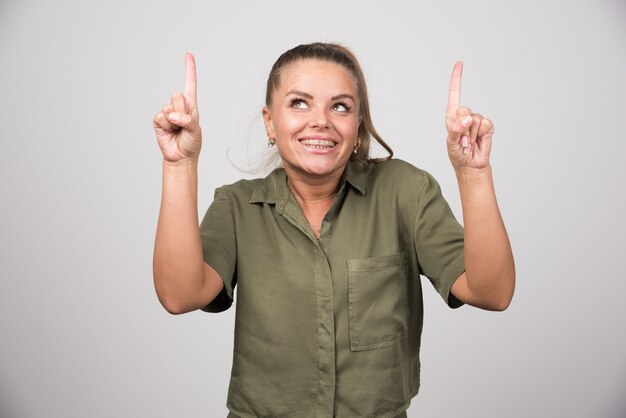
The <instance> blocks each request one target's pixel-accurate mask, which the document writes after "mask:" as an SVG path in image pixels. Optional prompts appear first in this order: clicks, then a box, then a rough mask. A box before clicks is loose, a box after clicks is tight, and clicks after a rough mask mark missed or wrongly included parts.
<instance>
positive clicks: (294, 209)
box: [276, 198, 336, 418]
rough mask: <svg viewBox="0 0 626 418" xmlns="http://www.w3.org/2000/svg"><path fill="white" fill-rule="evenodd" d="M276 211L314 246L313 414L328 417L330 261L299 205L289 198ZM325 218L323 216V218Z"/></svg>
mask: <svg viewBox="0 0 626 418" xmlns="http://www.w3.org/2000/svg"><path fill="white" fill-rule="evenodd" d="M276 210H277V213H279V214H280V215H281V216H283V217H284V218H285V219H286V220H287V221H288V222H289V223H291V224H292V225H293V226H295V227H296V228H297V229H298V230H300V232H302V233H303V234H305V235H306V236H307V237H308V238H309V240H310V241H311V242H312V243H313V245H314V248H315V291H316V299H317V320H318V326H317V341H318V347H317V356H318V370H319V380H318V394H317V413H316V417H317V418H332V416H333V409H334V399H335V376H336V372H335V317H334V302H333V284H332V277H331V270H330V263H329V261H328V258H327V257H326V254H325V252H324V250H323V249H322V246H321V244H320V242H319V241H318V240H317V239H316V238H315V237H314V236H313V232H312V231H311V228H310V227H309V224H308V222H307V221H306V219H305V218H304V215H303V214H302V211H301V209H300V207H299V206H298V205H297V203H296V202H294V201H293V198H291V199H281V200H279V201H278V202H277V206H276ZM325 220H326V218H325Z"/></svg>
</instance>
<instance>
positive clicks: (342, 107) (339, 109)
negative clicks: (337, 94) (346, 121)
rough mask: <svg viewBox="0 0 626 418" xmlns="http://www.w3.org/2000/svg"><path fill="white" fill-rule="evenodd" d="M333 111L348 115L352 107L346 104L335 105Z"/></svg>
mask: <svg viewBox="0 0 626 418" xmlns="http://www.w3.org/2000/svg"><path fill="white" fill-rule="evenodd" d="M332 109H333V110H335V111H337V112H342V113H346V112H348V111H349V110H350V106H348V105H347V104H345V103H335V104H334V105H333V107H332Z"/></svg>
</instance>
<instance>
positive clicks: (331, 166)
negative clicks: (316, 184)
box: [295, 159, 347, 176]
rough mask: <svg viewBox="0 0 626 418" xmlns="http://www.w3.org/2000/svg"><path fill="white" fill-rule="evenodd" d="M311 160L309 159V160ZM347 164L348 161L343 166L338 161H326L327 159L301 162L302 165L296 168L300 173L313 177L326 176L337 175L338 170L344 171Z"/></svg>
mask: <svg viewBox="0 0 626 418" xmlns="http://www.w3.org/2000/svg"><path fill="white" fill-rule="evenodd" d="M307 160H309V159H307ZM346 164H347V161H346V162H345V163H343V164H341V163H340V162H338V161H336V160H332V161H329V160H326V159H317V161H316V160H314V161H301V163H300V164H299V165H298V166H296V167H295V168H297V169H298V170H299V171H302V172H304V173H307V174H309V175H313V176H325V175H330V174H333V173H336V172H337V170H341V171H343V169H344V168H345V166H346Z"/></svg>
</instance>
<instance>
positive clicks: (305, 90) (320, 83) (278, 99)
mask: <svg viewBox="0 0 626 418" xmlns="http://www.w3.org/2000/svg"><path fill="white" fill-rule="evenodd" d="M263 120H264V122H265V128H266V130H267V136H268V138H272V139H276V146H277V148H278V152H279V154H280V157H281V159H282V160H283V165H284V167H285V171H286V172H287V175H288V176H290V177H293V176H297V177H298V178H301V179H304V178H315V179H318V180H319V179H322V180H323V179H325V178H328V179H330V178H333V177H337V176H340V175H341V174H342V173H343V171H344V169H345V167H346V164H347V162H348V159H349V158H350V154H351V153H352V151H353V150H354V147H355V146H356V141H357V134H358V129H359V123H360V121H361V119H360V116H359V92H358V88H357V85H356V81H355V78H354V77H353V76H352V74H351V73H350V72H349V71H348V70H347V69H346V68H345V67H343V66H342V65H339V64H335V63H333V62H327V61H319V60H314V59H304V60H298V61H295V62H293V63H291V64H289V65H287V66H286V67H285V68H283V69H282V70H281V73H280V84H279V85H278V87H277V88H276V89H275V90H274V92H273V94H272V101H271V105H270V106H269V107H267V106H266V107H265V108H264V109H263Z"/></svg>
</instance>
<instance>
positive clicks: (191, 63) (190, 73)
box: [185, 52, 198, 105]
mask: <svg viewBox="0 0 626 418" xmlns="http://www.w3.org/2000/svg"><path fill="white" fill-rule="evenodd" d="M197 87H198V83H197V80H196V60H195V58H194V57H193V54H191V53H189V52H188V53H186V54H185V98H186V99H187V100H188V101H189V102H191V103H190V104H192V105H195V104H196V92H197Z"/></svg>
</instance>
